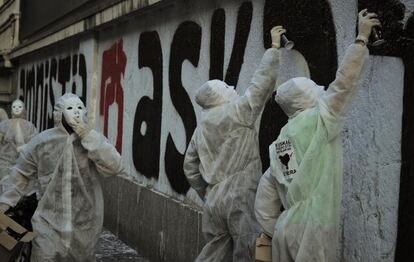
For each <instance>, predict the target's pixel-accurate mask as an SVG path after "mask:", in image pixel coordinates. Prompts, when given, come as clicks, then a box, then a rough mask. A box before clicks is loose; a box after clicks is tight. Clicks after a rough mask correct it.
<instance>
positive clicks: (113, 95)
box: [99, 39, 127, 153]
mask: <svg viewBox="0 0 414 262" xmlns="http://www.w3.org/2000/svg"><path fill="white" fill-rule="evenodd" d="M126 62H127V58H126V55H125V52H124V50H123V43H122V39H121V40H119V41H118V42H116V43H115V44H114V45H112V46H111V48H109V49H108V50H106V51H104V52H103V54H102V78H101V99H100V106H99V113H100V115H101V116H103V118H104V122H103V124H104V126H103V132H104V135H105V136H108V125H109V123H108V116H109V106H111V105H112V104H114V103H116V104H117V105H118V118H117V121H118V122H117V135H116V142H115V147H116V149H117V150H118V151H119V152H120V153H122V131H123V124H124V123H123V118H124V91H123V89H122V85H121V79H122V78H123V77H124V74H125V67H126Z"/></svg>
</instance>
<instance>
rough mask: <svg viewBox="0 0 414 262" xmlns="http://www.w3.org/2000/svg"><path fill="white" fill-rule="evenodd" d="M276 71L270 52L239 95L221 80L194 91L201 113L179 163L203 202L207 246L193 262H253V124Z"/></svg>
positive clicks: (256, 160) (256, 169)
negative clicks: (243, 92)
mask: <svg viewBox="0 0 414 262" xmlns="http://www.w3.org/2000/svg"><path fill="white" fill-rule="evenodd" d="M284 32H285V30H284V29H283V28H282V27H280V26H279V27H275V28H273V29H272V31H271V35H272V39H273V42H274V43H276V42H277V43H280V35H281V34H282V33H284ZM278 66H279V51H278V50H277V49H276V48H270V49H268V50H267V51H266V52H265V53H264V55H263V58H262V60H261V62H260V65H259V67H258V69H257V70H256V72H255V73H254V75H253V78H252V79H251V83H250V86H249V87H248V89H247V90H246V92H245V94H244V95H242V96H238V95H237V93H236V91H235V90H234V88H233V87H230V86H227V85H226V83H224V82H222V81H220V80H211V81H208V82H206V83H205V84H204V85H202V86H201V87H200V88H199V90H198V91H197V94H196V96H195V100H196V102H197V104H199V105H200V106H201V107H202V109H203V110H202V113H201V120H200V123H199V124H198V126H197V128H196V129H195V131H194V134H193V136H192V139H191V141H190V143H189V146H188V148H187V151H186V154H185V159H184V173H185V175H186V177H187V180H188V182H189V183H190V185H191V187H192V188H193V189H195V191H196V192H197V193H198V195H199V196H200V197H201V198H202V199H203V200H204V201H205V202H204V207H203V210H204V212H203V220H202V221H203V222H202V230H203V233H204V235H205V238H206V240H207V244H206V245H205V246H204V248H203V250H202V251H201V253H200V254H199V256H198V257H197V260H196V261H235V262H236V261H237V262H240V261H252V259H253V252H254V251H253V250H254V246H255V244H254V241H255V239H256V237H257V236H258V234H259V233H260V226H259V224H258V223H257V221H256V219H255V217H254V210H253V208H254V199H255V194H256V189H257V184H258V182H259V179H260V176H261V172H262V165H261V160H260V154H259V143H258V135H257V132H256V129H255V122H256V119H257V118H258V116H259V114H260V113H261V111H262V110H263V107H264V105H265V103H266V101H267V100H268V98H269V97H270V96H271V94H272V92H273V90H274V87H275V82H276V72H277V70H278ZM206 192H208V193H206Z"/></svg>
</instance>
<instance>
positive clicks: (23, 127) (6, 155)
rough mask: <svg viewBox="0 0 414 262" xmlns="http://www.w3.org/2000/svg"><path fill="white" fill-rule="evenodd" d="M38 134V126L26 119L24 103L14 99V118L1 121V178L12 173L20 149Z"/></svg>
mask: <svg viewBox="0 0 414 262" xmlns="http://www.w3.org/2000/svg"><path fill="white" fill-rule="evenodd" d="M6 116H7V115H6ZM36 134H37V130H36V127H35V126H34V125H33V124H32V123H30V122H29V121H27V120H26V119H25V107H24V103H23V102H22V101H21V100H19V99H17V100H15V101H13V103H12V119H7V120H4V121H2V122H1V123H0V179H2V178H4V177H6V176H7V175H9V174H10V171H11V168H12V167H13V166H14V164H15V163H16V160H17V157H18V156H19V151H20V149H21V148H22V146H23V145H25V144H26V143H28V142H29V141H30V139H32V137H33V136H35V135H36ZM0 192H1V189H0Z"/></svg>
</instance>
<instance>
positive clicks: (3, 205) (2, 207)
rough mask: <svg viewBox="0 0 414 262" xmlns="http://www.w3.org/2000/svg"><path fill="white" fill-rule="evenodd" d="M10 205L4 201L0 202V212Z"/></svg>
mask: <svg viewBox="0 0 414 262" xmlns="http://www.w3.org/2000/svg"><path fill="white" fill-rule="evenodd" d="M9 208H10V206H9V205H7V204H5V203H0V212H1V213H5V212H6V211H7V210H9Z"/></svg>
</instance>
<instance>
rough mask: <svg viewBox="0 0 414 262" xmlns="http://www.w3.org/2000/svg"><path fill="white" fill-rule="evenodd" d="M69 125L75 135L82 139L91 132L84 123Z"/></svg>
mask: <svg viewBox="0 0 414 262" xmlns="http://www.w3.org/2000/svg"><path fill="white" fill-rule="evenodd" d="M69 125H70V126H71V127H72V128H73V131H75V133H76V134H77V135H78V136H79V137H80V138H84V137H85V136H86V135H87V134H89V132H90V131H91V129H90V128H89V127H88V126H87V125H86V124H85V123H84V122H78V123H73V124H69Z"/></svg>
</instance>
